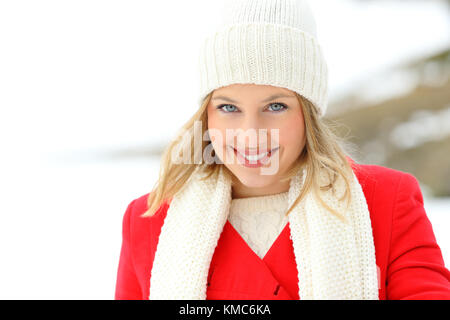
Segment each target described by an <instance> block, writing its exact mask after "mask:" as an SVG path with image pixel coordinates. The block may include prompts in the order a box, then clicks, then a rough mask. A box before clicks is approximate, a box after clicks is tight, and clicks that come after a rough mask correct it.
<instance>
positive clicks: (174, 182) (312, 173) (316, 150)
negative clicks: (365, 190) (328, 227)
mask: <svg viewBox="0 0 450 320" xmlns="http://www.w3.org/2000/svg"><path fill="white" fill-rule="evenodd" d="M295 94H296V96H297V99H298V100H299V102H300V105H301V107H302V110H303V116H304V121H305V131H306V132H305V134H306V144H305V147H304V148H303V150H302V152H301V153H300V155H299V157H298V159H297V160H296V161H295V162H294V164H293V165H292V166H291V168H290V169H289V170H288V171H287V172H286V173H285V174H284V175H283V176H282V177H281V180H282V181H286V180H288V179H291V178H292V177H293V176H294V175H295V174H296V173H297V172H298V170H301V169H302V168H303V167H305V168H306V172H307V173H308V174H307V175H306V178H305V183H304V185H303V188H302V190H301V192H300V194H299V196H298V197H297V199H296V200H295V201H294V203H293V204H292V205H291V207H290V208H289V209H288V211H287V212H286V215H288V214H289V213H290V212H291V211H292V209H293V208H294V207H295V206H296V205H297V204H298V203H299V202H300V201H301V200H302V198H303V197H304V196H305V195H306V194H307V193H308V192H309V191H313V192H314V195H315V196H316V198H317V199H318V200H319V201H320V203H321V204H322V205H323V206H324V207H325V208H327V209H328V210H329V211H330V212H331V213H332V214H334V215H336V216H337V217H338V218H339V219H340V220H341V221H343V222H345V221H346V219H345V217H344V215H343V214H342V213H339V212H337V211H335V210H334V209H333V208H331V207H329V206H328V205H327V204H326V203H325V201H323V199H322V198H321V197H320V192H319V191H320V190H329V189H330V188H333V186H334V184H335V182H336V180H337V178H338V176H339V175H340V176H342V177H343V181H344V182H345V192H344V194H343V195H342V197H340V198H339V200H340V201H343V200H344V199H345V200H346V203H347V205H348V204H349V203H350V201H351V193H350V179H352V176H351V175H352V174H353V172H352V167H351V164H350V163H349V160H348V159H347V156H346V153H345V151H344V150H351V149H353V146H352V144H351V143H347V141H346V140H345V139H344V138H342V137H339V136H338V135H336V134H335V133H334V132H333V130H332V127H333V123H332V122H331V121H329V122H325V120H323V119H322V118H320V117H319V116H318V111H317V109H316V107H315V106H314V105H313V104H312V103H311V102H310V101H309V100H308V99H306V98H304V97H303V96H301V95H299V94H298V93H296V92H295ZM211 96H212V92H211V93H210V94H209V95H208V96H207V97H206V98H205V99H204V100H203V103H202V105H201V107H200V108H199V109H198V110H197V112H196V113H195V114H194V115H193V116H192V117H191V118H190V119H189V120H188V121H187V122H186V123H185V124H184V125H183V127H182V128H181V130H180V133H179V134H178V135H177V136H176V138H175V139H173V140H172V141H171V142H170V143H169V144H168V145H167V147H166V148H165V150H164V152H163V155H162V158H161V165H160V171H159V176H158V179H157V181H156V182H155V185H154V187H153V189H152V190H151V191H150V193H149V196H148V198H147V208H148V209H147V210H146V211H145V212H144V213H143V214H142V215H141V217H150V216H152V215H154V214H155V213H156V212H157V209H158V208H159V207H160V206H161V205H162V204H164V202H165V201H168V203H170V200H171V199H172V197H173V196H174V195H175V194H176V193H177V192H178V191H179V190H180V189H181V188H182V187H183V186H184V185H185V183H186V182H187V181H188V180H189V178H190V177H191V175H192V174H193V172H194V171H195V170H196V168H197V167H198V166H203V167H204V168H203V169H204V170H205V171H206V174H207V175H206V177H205V178H204V179H206V178H208V177H210V176H211V175H213V174H215V175H217V174H219V169H220V166H223V167H224V170H223V173H224V174H225V175H227V176H228V177H232V175H233V173H232V172H231V171H229V170H228V168H226V166H225V165H224V164H223V163H216V162H214V163H212V164H208V165H205V163H204V162H203V160H200V162H199V161H197V163H196V162H195V161H194V159H202V155H203V154H204V151H205V148H207V147H208V145H210V142H208V141H203V139H202V145H201V148H194V134H191V135H188V138H186V134H182V133H186V132H193V130H194V124H195V123H196V121H200V122H201V124H202V126H201V131H202V132H201V134H202V137H204V136H205V132H207V129H208V128H207V123H208V121H207V120H208V118H207V106H208V104H209V102H210V99H211ZM186 144H188V147H189V149H190V150H191V151H190V154H188V158H189V160H190V161H183V163H178V162H174V161H173V160H172V159H173V157H172V155H173V154H174V153H175V152H177V150H178V149H180V145H181V146H183V145H184V146H186ZM209 148H211V146H209ZM189 149H188V150H189ZM213 153H214V151H213ZM183 156H184V157H185V156H186V155H183ZM322 169H325V171H326V172H327V173H328V176H329V178H330V179H329V180H328V182H329V183H327V184H325V185H320V184H321V181H320V179H319V174H318V173H319V170H322Z"/></svg>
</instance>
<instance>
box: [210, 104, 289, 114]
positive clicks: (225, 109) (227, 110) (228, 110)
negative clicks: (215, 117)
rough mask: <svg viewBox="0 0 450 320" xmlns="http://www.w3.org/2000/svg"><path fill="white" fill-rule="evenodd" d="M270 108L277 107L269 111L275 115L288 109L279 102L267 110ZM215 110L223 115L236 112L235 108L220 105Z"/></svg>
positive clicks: (230, 105)
mask: <svg viewBox="0 0 450 320" xmlns="http://www.w3.org/2000/svg"><path fill="white" fill-rule="evenodd" d="M272 106H278V107H275V108H272V110H271V111H273V112H275V113H277V112H282V111H284V110H286V109H288V107H287V106H286V105H285V104H284V103H279V102H274V103H272V104H271V105H270V106H269V108H270V107H272ZM228 107H229V108H228ZM217 109H219V110H220V111H222V112H223V113H233V112H235V111H237V108H236V106H233V105H232V104H221V105H219V106H217Z"/></svg>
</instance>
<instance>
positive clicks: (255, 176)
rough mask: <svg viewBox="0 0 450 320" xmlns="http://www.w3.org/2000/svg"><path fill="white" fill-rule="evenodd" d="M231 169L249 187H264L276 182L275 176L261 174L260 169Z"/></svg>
mask: <svg viewBox="0 0 450 320" xmlns="http://www.w3.org/2000/svg"><path fill="white" fill-rule="evenodd" d="M231 171H232V172H233V174H234V175H235V176H236V178H237V179H238V180H239V181H240V182H241V183H242V184H243V185H245V186H246V187H249V188H264V187H267V186H269V185H271V184H273V182H274V181H273V180H274V179H273V178H274V176H270V175H260V174H259V170H255V173H247V172H242V171H241V170H231Z"/></svg>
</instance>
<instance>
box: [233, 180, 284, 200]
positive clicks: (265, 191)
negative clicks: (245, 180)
mask: <svg viewBox="0 0 450 320" xmlns="http://www.w3.org/2000/svg"><path fill="white" fill-rule="evenodd" d="M289 186H290V181H289V180H288V181H284V182H278V183H276V184H273V185H268V186H265V187H261V188H251V187H247V186H246V185H244V184H242V183H241V182H240V181H239V180H238V179H235V182H234V183H233V186H232V198H233V199H240V198H250V197H261V196H268V195H273V194H278V193H283V192H287V191H289Z"/></svg>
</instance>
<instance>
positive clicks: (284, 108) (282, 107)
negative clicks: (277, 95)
mask: <svg viewBox="0 0 450 320" xmlns="http://www.w3.org/2000/svg"><path fill="white" fill-rule="evenodd" d="M277 105H278V106H280V107H281V108H275V109H273V108H272V111H274V112H280V111H283V110H286V109H287V108H288V107H287V106H286V105H285V104H284V103H279V102H275V103H272V104H271V105H270V106H269V108H270V107H272V106H277Z"/></svg>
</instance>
